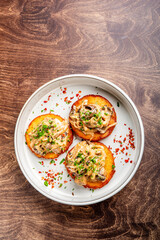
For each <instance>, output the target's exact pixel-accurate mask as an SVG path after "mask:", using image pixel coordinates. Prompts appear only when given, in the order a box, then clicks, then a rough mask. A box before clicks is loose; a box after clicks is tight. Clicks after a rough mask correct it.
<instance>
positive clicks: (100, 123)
mask: <svg viewBox="0 0 160 240" xmlns="http://www.w3.org/2000/svg"><path fill="white" fill-rule="evenodd" d="M98 124H99V125H102V117H100V119H99V120H98Z"/></svg>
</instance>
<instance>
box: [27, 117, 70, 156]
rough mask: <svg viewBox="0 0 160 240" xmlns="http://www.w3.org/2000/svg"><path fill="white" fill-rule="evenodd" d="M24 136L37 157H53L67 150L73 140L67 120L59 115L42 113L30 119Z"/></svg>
mask: <svg viewBox="0 0 160 240" xmlns="http://www.w3.org/2000/svg"><path fill="white" fill-rule="evenodd" d="M25 138H26V143H27V145H28V147H29V148H30V150H31V151H32V152H33V153H34V154H35V155H36V156H37V157H40V158H41V157H42V158H47V159H51V158H52V159H54V158H57V157H58V156H59V155H60V154H62V153H63V152H65V151H67V149H68V148H69V146H70V145H71V143H72V141H73V134H72V131H71V129H70V126H69V123H68V122H67V120H65V119H63V118H62V117H60V116H59V115H55V114H44V115H41V116H38V117H36V118H35V119H33V120H32V122H31V123H30V124H29V127H28V129H27V131H26V133H25Z"/></svg>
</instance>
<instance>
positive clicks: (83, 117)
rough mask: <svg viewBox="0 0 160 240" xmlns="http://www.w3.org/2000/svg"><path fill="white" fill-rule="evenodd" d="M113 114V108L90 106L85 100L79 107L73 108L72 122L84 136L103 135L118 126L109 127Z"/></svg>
mask: <svg viewBox="0 0 160 240" xmlns="http://www.w3.org/2000/svg"><path fill="white" fill-rule="evenodd" d="M112 114H113V111H112V108H109V107H108V106H107V105H105V106H103V107H101V106H99V105H98V104H88V100H84V101H83V103H82V104H81V105H80V106H79V107H76V106H74V107H73V109H72V111H71V113H70V122H71V124H73V126H74V127H75V128H78V129H79V130H80V131H82V132H83V133H84V134H86V135H87V134H90V135H91V136H94V133H96V132H100V133H102V134H103V133H105V132H106V131H107V129H108V128H110V127H113V126H114V125H116V123H114V124H111V125H109V122H110V120H111V117H112ZM91 139H92V138H91Z"/></svg>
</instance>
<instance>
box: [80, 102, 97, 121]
mask: <svg viewBox="0 0 160 240" xmlns="http://www.w3.org/2000/svg"><path fill="white" fill-rule="evenodd" d="M80 112H81V114H80V118H81V117H82V116H84V115H85V118H86V119H87V120H88V119H91V118H92V117H93V116H94V114H96V113H97V108H96V106H94V105H91V104H90V105H83V107H82V109H81V111H80Z"/></svg>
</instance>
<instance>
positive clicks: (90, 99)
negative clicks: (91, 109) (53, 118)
mask: <svg viewBox="0 0 160 240" xmlns="http://www.w3.org/2000/svg"><path fill="white" fill-rule="evenodd" d="M85 100H87V104H88V105H93V104H96V105H98V106H100V107H103V106H105V105H107V106H108V107H109V108H110V109H112V116H111V118H110V121H109V124H108V126H109V125H112V124H113V126H112V127H109V128H108V129H107V130H106V132H104V133H101V132H98V131H97V132H94V133H93V135H91V134H86V133H85V132H83V131H82V130H80V129H79V128H77V127H75V125H74V124H73V121H72V119H71V113H72V112H73V111H74V110H75V111H78V108H79V107H80V106H81V105H82V104H83V103H84V101H85ZM69 121H70V124H71V127H72V129H73V131H74V132H75V133H76V134H77V135H78V136H79V137H81V138H83V139H85V140H90V141H99V140H101V139H103V138H106V137H108V136H109V135H110V134H111V133H112V131H113V129H114V128H115V125H116V122H117V116H116V112H115V110H114V108H113V106H112V104H111V103H110V102H109V101H108V100H107V99H106V98H104V97H102V96H99V95H87V96H84V97H82V98H81V99H79V100H78V101H76V102H75V103H74V104H73V105H72V108H71V111H70V117H69ZM114 124H115V125H114Z"/></svg>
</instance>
